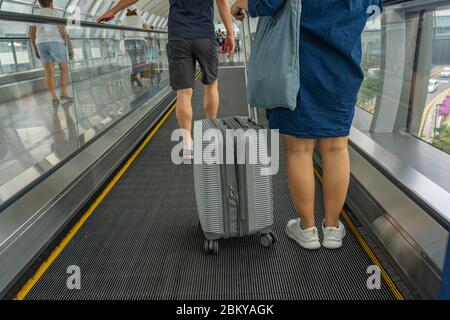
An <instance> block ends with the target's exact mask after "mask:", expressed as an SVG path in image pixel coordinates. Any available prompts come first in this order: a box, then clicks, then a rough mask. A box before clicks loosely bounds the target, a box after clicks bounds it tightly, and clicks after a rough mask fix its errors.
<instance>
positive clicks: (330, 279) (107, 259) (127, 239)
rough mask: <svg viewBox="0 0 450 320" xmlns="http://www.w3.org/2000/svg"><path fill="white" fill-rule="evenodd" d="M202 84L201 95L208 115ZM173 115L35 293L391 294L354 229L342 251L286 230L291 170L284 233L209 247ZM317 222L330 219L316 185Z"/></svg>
mask: <svg viewBox="0 0 450 320" xmlns="http://www.w3.org/2000/svg"><path fill="white" fill-rule="evenodd" d="M244 81H245V80H244V74H243V69H241V68H228V69H221V71H220V90H221V101H222V105H221V116H223V115H229V114H234V113H238V114H246V112H247V108H246V104H245V86H244ZM201 93H202V90H201V89H200V88H197V89H196V90H195V94H194V96H195V97H194V107H195V117H196V118H197V119H198V118H200V117H201V113H200V112H199V111H201V109H202V107H201V103H200V101H201V99H200V98H201ZM175 127H176V121H175V117H174V115H172V116H171V117H169V119H168V120H167V122H166V123H165V124H164V125H163V126H162V127H161V128H160V130H159V131H158V133H157V134H156V135H155V136H154V138H153V139H152V140H151V141H150V143H149V144H148V145H147V147H146V148H145V149H144V150H143V151H142V153H141V154H140V155H139V157H138V158H137V159H136V161H135V162H134V164H133V165H132V166H131V168H130V169H129V170H128V171H127V172H126V173H125V174H124V176H123V177H122V179H121V180H120V181H119V182H118V183H117V185H116V186H115V187H114V188H113V189H112V190H111V192H110V193H109V194H108V196H107V197H106V198H105V199H104V201H103V202H102V203H101V204H100V205H99V207H98V208H97V209H96V211H95V212H94V213H93V214H92V216H91V217H90V218H89V219H88V221H87V222H86V223H85V224H84V226H83V227H82V228H81V229H80V230H79V232H78V233H77V235H76V236H75V237H74V238H73V239H72V241H71V242H70V243H69V244H68V245H67V247H66V248H65V249H64V251H63V252H62V253H61V255H60V256H59V257H58V258H57V259H56V261H55V262H54V263H53V264H52V265H51V266H50V268H49V269H48V270H47V272H46V273H45V274H44V275H43V277H42V278H41V279H40V280H39V281H38V283H37V284H36V285H35V287H34V288H33V289H32V291H31V292H30V293H29V295H28V296H27V298H28V299H224V300H225V299H393V295H392V293H391V292H390V290H389V288H388V286H387V285H386V284H385V283H384V282H383V283H382V287H381V290H368V289H367V286H366V281H367V278H368V274H367V273H366V271H367V267H368V266H369V265H371V264H372V262H371V261H370V259H369V258H368V257H367V255H366V253H365V252H364V251H363V249H362V248H361V247H360V246H359V244H358V242H357V240H356V238H355V236H354V235H353V234H352V233H351V231H350V230H349V229H348V233H347V237H346V238H345V241H344V246H343V248H342V249H341V250H336V251H329V250H326V249H321V250H317V251H307V250H305V249H302V248H300V247H299V246H298V245H297V244H296V243H294V242H293V241H291V240H289V239H288V238H287V237H286V236H285V235H284V228H285V223H286V222H287V221H288V220H289V219H291V218H294V217H295V216H296V213H295V209H294V207H293V205H292V202H291V199H290V196H289V193H288V190H287V184H286V177H285V175H284V167H283V161H281V168H280V173H279V174H278V175H277V176H275V177H274V192H275V195H274V198H275V221H276V222H275V227H274V230H275V232H276V233H277V235H278V238H279V241H278V243H277V244H276V245H275V247H274V248H272V249H264V248H262V247H261V246H260V245H259V242H258V239H257V238H256V237H248V238H244V239H236V240H227V241H221V242H220V253H219V255H218V256H207V255H205V254H204V253H203V249H202V248H203V236H202V233H201V232H200V230H199V228H198V219H197V212H196V205H195V198H194V189H193V177H192V167H191V166H188V165H182V166H175V165H173V164H172V163H171V160H170V152H171V147H172V146H173V145H174V143H173V142H171V141H170V135H171V133H172V130H173V129H174V128H175ZM316 194H317V221H318V222H320V221H321V220H322V218H323V214H324V213H323V207H322V193H321V190H320V184H319V183H318V184H317V189H316ZM71 265H77V266H79V267H80V269H81V290H68V289H67V286H66V281H67V278H68V274H67V273H66V270H67V268H68V267H69V266H71Z"/></svg>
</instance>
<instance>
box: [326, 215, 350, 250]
mask: <svg viewBox="0 0 450 320" xmlns="http://www.w3.org/2000/svg"><path fill="white" fill-rule="evenodd" d="M322 231H323V241H322V245H323V246H324V247H325V248H327V249H339V248H340V247H342V240H343V239H344V237H345V235H346V231H345V227H344V224H343V223H342V222H340V221H339V228H336V227H325V221H323V222H322Z"/></svg>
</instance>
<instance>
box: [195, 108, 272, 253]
mask: <svg viewBox="0 0 450 320" xmlns="http://www.w3.org/2000/svg"><path fill="white" fill-rule="evenodd" d="M199 122H200V123H201V133H202V137H203V136H204V135H205V134H207V133H208V131H209V130H210V129H213V130H214V131H213V132H216V135H217V136H216V137H215V139H217V140H215V139H214V140H215V141H218V142H217V150H216V151H215V152H210V153H209V152H204V151H205V150H208V148H209V147H210V141H205V139H203V140H202V141H203V142H202V143H201V146H202V148H201V150H200V151H199V150H197V149H196V148H197V145H195V147H194V184H195V195H196V202H197V209H198V215H199V220H200V226H201V229H202V230H203V233H204V236H205V240H204V250H205V252H206V253H212V254H217V253H218V251H219V243H218V240H219V239H229V238H236V237H244V236H248V235H254V234H258V235H259V240H260V243H261V245H263V246H264V247H270V246H272V245H273V244H274V243H275V242H276V236H275V234H274V233H273V232H272V225H273V191H272V176H271V175H269V174H263V170H264V166H263V165H262V164H261V161H259V160H260V158H259V157H260V155H261V152H258V150H262V151H263V152H266V153H265V154H266V155H267V148H268V139H267V131H266V129H267V128H266V127H264V126H262V125H260V124H258V123H257V122H256V121H254V120H252V119H251V118H248V117H240V116H233V117H227V118H223V119H205V120H201V121H199ZM260 129H263V130H264V131H263V133H264V132H265V133H266V134H259V135H258V137H257V139H252V138H251V137H252V135H246V134H247V133H255V132H257V133H258V132H261V131H260ZM227 130H228V131H227ZM230 130H232V131H230ZM250 130H252V131H250ZM227 132H228V133H227ZM230 132H232V133H233V132H240V134H236V135H234V134H230ZM194 140H195V137H194ZM244 148H245V152H243V151H242V150H243V149H244ZM217 151H218V153H219V154H216V152H217ZM227 151H228V153H229V154H227ZM199 156H200V157H202V158H201V159H202V160H203V161H200V162H199V161H197V159H198V157H199ZM212 158H214V159H212ZM220 158H221V159H222V160H223V161H222V162H221V161H215V163H214V161H213V160H217V159H220ZM252 159H253V161H252ZM255 159H256V160H257V161H255Z"/></svg>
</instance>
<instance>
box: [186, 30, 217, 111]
mask: <svg viewBox="0 0 450 320" xmlns="http://www.w3.org/2000/svg"><path fill="white" fill-rule="evenodd" d="M192 43H193V52H194V54H195V57H196V58H197V61H198V63H199V65H200V68H201V70H202V79H201V81H202V83H203V84H204V104H203V107H204V110H205V114H206V116H207V117H208V118H213V119H214V118H216V117H217V114H218V112H219V89H218V82H217V74H218V69H219V58H218V56H217V47H218V43H217V41H216V40H214V39H196V40H194V41H192Z"/></svg>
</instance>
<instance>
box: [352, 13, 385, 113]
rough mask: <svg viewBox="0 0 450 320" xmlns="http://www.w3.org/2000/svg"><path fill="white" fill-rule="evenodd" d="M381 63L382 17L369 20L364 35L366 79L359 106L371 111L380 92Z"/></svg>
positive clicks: (362, 64)
mask: <svg viewBox="0 0 450 320" xmlns="http://www.w3.org/2000/svg"><path fill="white" fill-rule="evenodd" d="M380 63H381V18H380V17H378V18H376V19H375V20H374V21H369V22H368V23H367V25H366V28H365V30H364V32H363V35H362V63H361V66H362V69H363V72H364V81H363V83H362V85H361V90H360V92H359V95H358V101H357V103H356V105H357V107H360V108H362V109H364V110H366V111H368V112H370V113H373V112H374V110H375V103H376V99H377V96H378V93H379V81H380Z"/></svg>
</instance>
